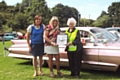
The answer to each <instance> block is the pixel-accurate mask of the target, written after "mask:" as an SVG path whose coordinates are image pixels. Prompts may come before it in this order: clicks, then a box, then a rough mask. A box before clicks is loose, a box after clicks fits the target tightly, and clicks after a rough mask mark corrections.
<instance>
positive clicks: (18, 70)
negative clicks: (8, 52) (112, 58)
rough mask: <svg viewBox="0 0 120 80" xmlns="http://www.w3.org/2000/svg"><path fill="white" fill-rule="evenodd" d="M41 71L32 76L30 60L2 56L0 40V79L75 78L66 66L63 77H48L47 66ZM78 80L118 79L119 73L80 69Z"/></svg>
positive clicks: (68, 79) (119, 77)
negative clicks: (42, 74) (40, 73)
mask: <svg viewBox="0 0 120 80" xmlns="http://www.w3.org/2000/svg"><path fill="white" fill-rule="evenodd" d="M5 44H6V46H7V47H9V46H10V45H11V44H12V43H11V42H10V41H6V42H5ZM43 72H44V74H45V75H44V76H38V77H35V78H33V77H32V75H33V67H32V64H31V61H30V60H23V59H16V58H12V57H4V56H3V46H2V43H1V42H0V80H77V79H76V78H74V77H70V76H69V74H70V71H69V70H68V68H66V67H62V68H61V72H63V73H64V74H65V76H64V77H60V76H58V75H56V77H55V78H51V77H49V68H48V67H43ZM54 72H56V69H54ZM55 74H56V73H55ZM80 80H120V73H117V72H109V71H108V72H106V71H95V70H83V69H82V71H81V79H80Z"/></svg>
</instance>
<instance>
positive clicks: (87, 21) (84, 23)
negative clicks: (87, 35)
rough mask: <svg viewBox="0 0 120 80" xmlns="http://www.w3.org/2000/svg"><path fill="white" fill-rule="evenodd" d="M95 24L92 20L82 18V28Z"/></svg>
mask: <svg viewBox="0 0 120 80" xmlns="http://www.w3.org/2000/svg"><path fill="white" fill-rule="evenodd" d="M93 22H94V20H92V19H85V18H81V19H80V26H93V25H92V23H93Z"/></svg>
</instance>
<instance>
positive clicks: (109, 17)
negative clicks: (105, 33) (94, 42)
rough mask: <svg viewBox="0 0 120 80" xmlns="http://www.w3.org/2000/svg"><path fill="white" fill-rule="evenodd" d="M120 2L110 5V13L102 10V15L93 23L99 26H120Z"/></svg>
mask: <svg viewBox="0 0 120 80" xmlns="http://www.w3.org/2000/svg"><path fill="white" fill-rule="evenodd" d="M119 16H120V2H113V3H112V5H111V6H109V7H108V13H106V12H105V11H102V13H101V15H100V16H99V17H98V18H97V20H96V21H95V22H94V23H93V24H92V25H94V26H97V27H110V26H112V25H114V26H116V27H118V26H120V18H119Z"/></svg>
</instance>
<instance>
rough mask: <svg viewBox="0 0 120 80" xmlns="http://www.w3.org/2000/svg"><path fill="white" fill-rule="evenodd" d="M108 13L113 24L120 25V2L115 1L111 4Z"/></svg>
mask: <svg viewBox="0 0 120 80" xmlns="http://www.w3.org/2000/svg"><path fill="white" fill-rule="evenodd" d="M108 15H109V16H110V18H111V19H110V20H111V22H112V25H115V26H120V18H119V16H120V2H113V3H112V5H111V6H109V7H108Z"/></svg>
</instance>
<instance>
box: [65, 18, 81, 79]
mask: <svg viewBox="0 0 120 80" xmlns="http://www.w3.org/2000/svg"><path fill="white" fill-rule="evenodd" d="M67 25H68V26H69V28H68V29H67V30H66V34H67V35H68V43H67V46H66V49H65V51H67V54H68V60H69V67H70V70H71V74H70V76H75V77H76V78H80V70H81V61H82V55H83V45H82V43H81V40H80V32H79V30H78V29H77V28H75V26H76V20H75V19H74V18H69V19H68V21H67Z"/></svg>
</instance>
